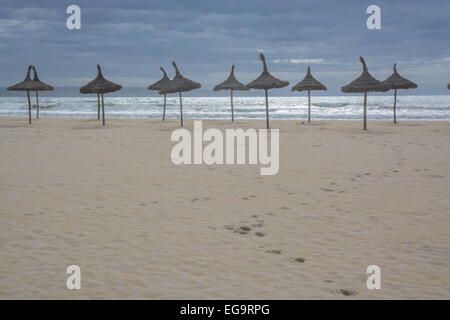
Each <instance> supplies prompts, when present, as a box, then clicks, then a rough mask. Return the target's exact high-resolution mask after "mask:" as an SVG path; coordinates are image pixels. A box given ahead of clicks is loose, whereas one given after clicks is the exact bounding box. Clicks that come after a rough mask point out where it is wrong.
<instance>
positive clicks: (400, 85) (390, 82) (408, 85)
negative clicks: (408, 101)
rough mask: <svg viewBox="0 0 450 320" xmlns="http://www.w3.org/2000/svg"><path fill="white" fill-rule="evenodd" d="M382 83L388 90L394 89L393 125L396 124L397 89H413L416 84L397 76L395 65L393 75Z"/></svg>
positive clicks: (395, 65)
mask: <svg viewBox="0 0 450 320" xmlns="http://www.w3.org/2000/svg"><path fill="white" fill-rule="evenodd" d="M383 83H384V84H386V85H387V86H388V87H389V88H390V89H394V123H397V110H396V109H397V108H396V107H397V89H415V88H417V84H415V83H414V82H412V81H409V80H408V79H406V78H403V77H402V76H401V75H399V74H398V72H397V64H396V63H394V73H393V74H392V75H391V76H390V77H389V78H387V79H386V80H384V81H383Z"/></svg>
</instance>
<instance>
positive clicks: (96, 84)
mask: <svg viewBox="0 0 450 320" xmlns="http://www.w3.org/2000/svg"><path fill="white" fill-rule="evenodd" d="M259 58H260V60H261V61H262V63H263V71H262V73H261V74H260V75H259V76H258V77H257V78H256V79H255V80H253V81H252V82H250V83H249V84H247V85H244V84H243V83H241V82H240V81H238V80H237V79H236V77H235V75H234V70H235V67H234V65H233V66H232V67H231V73H230V75H229V76H228V78H227V79H226V80H225V81H224V82H222V83H221V84H219V85H217V86H216V87H214V91H219V90H229V91H230V100H231V121H234V106H233V91H246V90H250V89H261V90H264V92H265V102H266V126H267V129H269V128H270V125H269V99H268V90H270V89H276V88H284V87H286V86H288V85H289V82H288V81H283V80H280V79H278V78H276V77H274V76H272V75H271V74H270V73H269V71H268V68H267V63H266V59H265V57H264V54H262V53H260V55H259ZM360 61H361V63H362V65H363V72H362V74H361V75H360V76H359V77H358V78H357V79H355V80H354V81H352V82H351V83H349V84H348V85H346V86H344V87H342V88H341V90H342V92H344V93H363V94H364V113H363V114H364V116H363V129H364V130H367V93H368V92H386V91H389V90H391V89H393V90H394V123H397V115H396V104H397V90H399V89H412V88H417V84H415V83H414V82H412V81H409V80H408V79H405V78H404V77H402V76H400V75H399V74H398V72H397V66H396V64H394V73H393V74H392V75H391V76H390V77H389V78H387V79H386V80H385V81H379V80H377V79H375V78H374V77H373V76H372V75H370V73H369V71H368V69H367V65H366V62H365V61H364V59H363V58H362V57H360ZM172 65H173V67H174V69H175V76H174V78H173V79H172V80H170V78H169V77H168V76H167V73H166V71H165V70H164V68H162V67H161V68H160V69H161V71H162V72H163V77H162V78H161V79H160V80H158V81H157V82H155V83H153V84H152V85H150V86H149V87H148V88H147V89H149V90H155V91H158V92H159V94H161V95H164V109H163V117H162V119H163V120H164V119H165V114H166V101H167V94H173V93H178V94H179V97H180V121H181V126H183V101H182V92H187V91H191V90H194V89H198V88H200V87H201V85H200V83H198V82H195V81H192V80H190V79H188V78H186V77H184V76H182V75H181V73H180V71H179V69H178V67H177V65H176V63H175V62H172ZM31 70H33V73H34V77H33V80H31V77H30V72H31ZM447 88H448V89H449V90H450V83H449V84H448V85H447ZM120 89H122V86H121V85H119V84H116V83H114V82H111V81H108V80H106V79H105V78H104V77H103V74H102V70H101V67H100V65H97V77H96V78H95V79H94V80H92V81H91V82H89V83H88V84H86V85H85V86H83V87H81V88H80V93H82V94H96V95H97V104H98V111H97V119H100V110H101V115H102V123H103V125H105V102H104V94H105V93H110V92H115V91H118V90H120ZM7 90H11V91H27V97H28V117H29V123H30V124H31V101H30V91H35V92H36V103H37V114H36V117H37V118H39V95H38V92H39V91H49V90H53V87H52V86H50V85H47V84H45V83H43V82H42V81H40V80H39V77H38V74H37V71H36V68H35V67H34V66H33V65H30V66H29V67H28V71H27V75H26V78H25V80H24V81H22V82H20V83H18V84H15V85H13V86H11V87H9V88H7ZM313 90H327V88H326V86H325V85H324V84H322V83H321V82H320V81H318V80H316V79H315V78H314V77H313V76H312V74H311V68H310V67H309V66H308V69H307V73H306V76H305V77H304V78H303V80H302V81H300V82H299V83H297V84H296V85H295V86H293V87H292V88H291V91H307V92H308V122H311V91H313ZM100 106H101V108H100Z"/></svg>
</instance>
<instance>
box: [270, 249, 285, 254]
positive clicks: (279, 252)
mask: <svg viewBox="0 0 450 320" xmlns="http://www.w3.org/2000/svg"><path fill="white" fill-rule="evenodd" d="M266 252H267V253H272V254H281V249H276V250H267V251H266Z"/></svg>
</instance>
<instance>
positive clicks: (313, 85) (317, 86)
mask: <svg viewBox="0 0 450 320" xmlns="http://www.w3.org/2000/svg"><path fill="white" fill-rule="evenodd" d="M305 90H308V122H309V123H311V90H327V87H325V86H324V85H323V84H322V83H321V82H320V81H318V80H316V79H315V78H314V77H313V76H312V75H311V68H310V67H309V66H308V72H307V73H306V76H305V77H304V78H303V80H302V81H300V82H299V83H297V84H296V85H295V86H293V87H292V89H291V91H305Z"/></svg>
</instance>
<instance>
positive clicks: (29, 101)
mask: <svg viewBox="0 0 450 320" xmlns="http://www.w3.org/2000/svg"><path fill="white" fill-rule="evenodd" d="M27 97H28V123H29V124H31V100H30V91H27Z"/></svg>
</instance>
